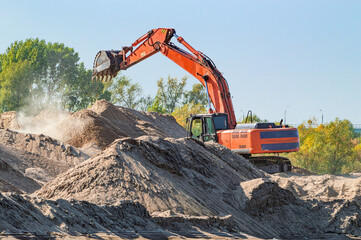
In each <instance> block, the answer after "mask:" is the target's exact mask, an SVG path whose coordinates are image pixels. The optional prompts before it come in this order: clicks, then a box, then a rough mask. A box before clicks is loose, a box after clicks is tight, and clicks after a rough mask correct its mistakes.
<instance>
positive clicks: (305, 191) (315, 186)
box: [272, 174, 361, 201]
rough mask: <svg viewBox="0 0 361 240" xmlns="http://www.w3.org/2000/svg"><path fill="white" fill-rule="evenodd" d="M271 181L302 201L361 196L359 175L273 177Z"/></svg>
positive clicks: (289, 175) (360, 176)
mask: <svg viewBox="0 0 361 240" xmlns="http://www.w3.org/2000/svg"><path fill="white" fill-rule="evenodd" d="M272 180H274V181H276V182H277V183H278V184H279V186H280V187H282V188H285V189H288V190H290V191H291V192H292V193H293V194H295V195H296V196H298V197H300V198H302V199H304V200H314V199H316V200H322V201H333V200H345V199H347V200H350V199H354V198H355V197H358V196H360V195H361V174H353V175H343V176H335V175H327V174H326V175H313V176H312V177H309V176H302V175H292V174H287V175H283V174H280V175H273V176H272Z"/></svg>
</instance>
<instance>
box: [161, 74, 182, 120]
mask: <svg viewBox="0 0 361 240" xmlns="http://www.w3.org/2000/svg"><path fill="white" fill-rule="evenodd" d="M186 83H187V77H186V76H184V77H183V78H182V79H181V80H180V81H178V79H177V78H171V77H170V76H168V80H167V82H166V83H165V82H164V79H163V78H161V79H160V80H158V82H157V87H158V89H157V95H156V97H155V101H159V102H157V104H159V105H160V106H158V107H159V109H164V110H165V111H166V113H172V112H173V111H174V109H175V108H176V107H177V106H178V105H179V103H180V102H181V100H182V97H183V94H184V87H185V85H186Z"/></svg>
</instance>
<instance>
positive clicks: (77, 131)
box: [60, 100, 186, 148]
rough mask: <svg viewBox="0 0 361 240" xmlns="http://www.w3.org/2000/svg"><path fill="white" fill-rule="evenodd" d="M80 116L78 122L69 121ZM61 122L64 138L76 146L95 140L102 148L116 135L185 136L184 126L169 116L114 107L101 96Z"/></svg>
mask: <svg viewBox="0 0 361 240" xmlns="http://www.w3.org/2000/svg"><path fill="white" fill-rule="evenodd" d="M79 120H80V122H81V125H80V124H76V125H75V126H74V125H72V124H69V123H72V122H79ZM60 126H61V127H63V128H64V129H65V133H66V135H67V138H64V141H65V142H67V143H69V144H71V145H73V146H76V147H83V146H85V145H89V144H95V145H97V146H99V147H101V148H105V147H106V146H108V145H109V144H111V143H112V142H113V141H114V140H115V139H117V138H122V137H133V138H136V137H139V136H145V135H151V136H159V137H163V138H165V137H174V138H180V137H185V136H186V131H185V130H184V128H182V127H181V126H180V125H179V124H178V123H177V122H176V121H175V119H174V118H173V117H172V116H169V115H161V114H158V113H146V112H138V111H135V110H132V109H128V108H123V107H116V106H114V105H112V104H110V103H109V102H107V101H104V100H100V101H97V102H95V104H94V105H93V106H92V107H91V108H89V109H84V110H82V111H80V112H76V113H74V114H73V115H72V116H71V117H70V118H69V119H67V121H66V122H63V123H62V124H61V125H60Z"/></svg>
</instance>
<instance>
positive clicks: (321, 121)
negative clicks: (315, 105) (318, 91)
mask: <svg viewBox="0 0 361 240" xmlns="http://www.w3.org/2000/svg"><path fill="white" fill-rule="evenodd" d="M320 112H321V119H322V120H321V123H322V124H323V112H322V110H321V109H320Z"/></svg>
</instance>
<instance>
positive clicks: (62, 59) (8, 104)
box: [0, 39, 109, 110]
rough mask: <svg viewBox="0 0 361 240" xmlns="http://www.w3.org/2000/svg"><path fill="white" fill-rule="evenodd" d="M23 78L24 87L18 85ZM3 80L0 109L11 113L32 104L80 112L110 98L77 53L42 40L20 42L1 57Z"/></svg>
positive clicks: (61, 45) (1, 77)
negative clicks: (92, 80)
mask: <svg viewBox="0 0 361 240" xmlns="http://www.w3.org/2000/svg"><path fill="white" fill-rule="evenodd" d="M25 65H26V67H24V66H25ZM13 70H16V71H15V72H14V73H13V74H10V73H9V72H11V71H13ZM24 76H25V77H24ZM20 77H21V78H24V80H23V82H22V84H21V85H19V84H17V82H18V81H19V80H17V79H19V78H20ZM0 79H2V80H1V82H0V88H1V93H0V94H1V95H0V105H2V106H3V108H6V109H8V110H18V109H19V108H20V107H22V106H23V105H24V104H26V103H28V102H30V101H32V102H31V105H32V106H33V107H35V108H41V107H43V106H44V105H49V104H56V105H58V106H63V107H64V106H65V107H67V108H68V109H70V110H77V109H79V108H83V107H84V106H87V105H89V104H90V103H91V102H93V101H94V100H95V99H96V98H97V97H109V93H105V92H104V86H103V84H102V83H94V82H91V72H90V70H86V69H85V68H84V65H83V64H82V63H79V57H78V53H76V52H75V51H74V49H72V48H69V47H66V46H64V44H62V43H47V42H45V40H39V39H27V40H25V41H16V42H14V43H13V44H11V45H10V47H8V48H7V50H6V52H5V53H4V54H1V55H0ZM25 80H26V81H25ZM10 92H12V93H11V94H9V93H10ZM20 93H21V94H20ZM15 95H16V96H17V97H18V101H15V100H14V99H15V98H14V96H15ZM35 100H36V101H35ZM14 101H15V102H14Z"/></svg>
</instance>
